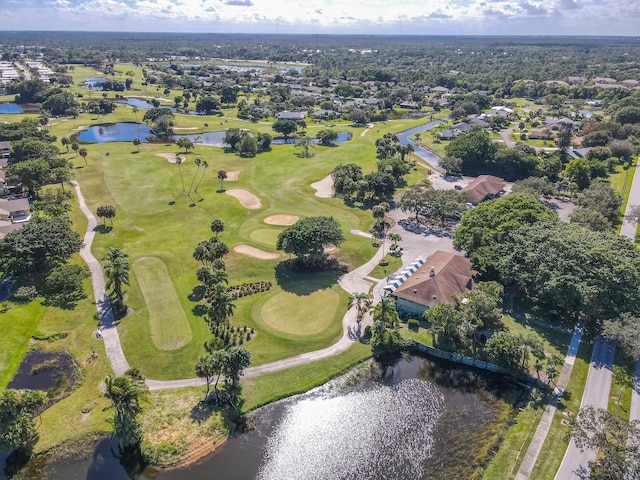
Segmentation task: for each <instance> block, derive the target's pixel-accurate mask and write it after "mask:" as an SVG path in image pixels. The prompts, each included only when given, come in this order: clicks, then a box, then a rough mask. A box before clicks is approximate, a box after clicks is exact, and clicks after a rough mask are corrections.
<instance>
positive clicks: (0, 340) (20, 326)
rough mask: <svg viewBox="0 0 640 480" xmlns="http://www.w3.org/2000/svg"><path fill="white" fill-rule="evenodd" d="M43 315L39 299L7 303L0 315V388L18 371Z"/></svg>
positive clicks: (44, 309) (43, 311) (43, 308)
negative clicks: (0, 331)
mask: <svg viewBox="0 0 640 480" xmlns="http://www.w3.org/2000/svg"><path fill="white" fill-rule="evenodd" d="M45 313H46V307H44V306H42V305H41V304H40V299H38V300H34V301H32V302H30V303H28V304H17V303H13V302H7V310H4V311H2V312H1V313H0V330H2V335H0V388H4V387H6V386H7V384H8V383H9V382H10V381H11V379H12V378H13V375H14V374H15V373H16V371H17V370H18V366H19V365H20V362H21V361H22V357H24V355H25V353H26V352H27V349H28V346H29V339H30V338H31V335H33V333H34V332H35V331H36V330H37V329H38V325H39V324H40V320H42V318H44V315H45Z"/></svg>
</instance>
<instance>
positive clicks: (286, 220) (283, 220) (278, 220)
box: [264, 214, 298, 227]
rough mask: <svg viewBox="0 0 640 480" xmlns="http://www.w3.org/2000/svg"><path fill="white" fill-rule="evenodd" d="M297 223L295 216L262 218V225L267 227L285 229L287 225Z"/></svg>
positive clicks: (282, 215) (285, 215)
mask: <svg viewBox="0 0 640 480" xmlns="http://www.w3.org/2000/svg"><path fill="white" fill-rule="evenodd" d="M297 221H298V216H297V215H287V214H281V215H269V216H268V217H264V223H266V224H269V225H279V226H282V227H287V226H289V225H293V224H294V223H296V222H297Z"/></svg>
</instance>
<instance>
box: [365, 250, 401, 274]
mask: <svg viewBox="0 0 640 480" xmlns="http://www.w3.org/2000/svg"><path fill="white" fill-rule="evenodd" d="M384 260H385V261H386V262H387V265H385V266H382V265H380V264H378V265H376V266H375V268H374V269H373V270H371V271H370V272H369V275H368V276H369V277H373V278H381V279H382V278H384V277H386V276H387V275H390V274H392V273H395V272H397V271H398V270H400V268H402V258H401V257H396V256H395V255H388V254H387V255H385V257H384Z"/></svg>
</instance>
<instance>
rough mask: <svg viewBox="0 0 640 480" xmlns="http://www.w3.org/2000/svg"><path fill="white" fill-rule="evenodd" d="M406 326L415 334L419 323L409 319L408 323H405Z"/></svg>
mask: <svg viewBox="0 0 640 480" xmlns="http://www.w3.org/2000/svg"><path fill="white" fill-rule="evenodd" d="M407 326H408V327H409V329H410V330H414V331H416V332H417V331H418V329H419V328H420V322H419V321H418V320H417V319H415V318H410V319H409V321H408V322H407Z"/></svg>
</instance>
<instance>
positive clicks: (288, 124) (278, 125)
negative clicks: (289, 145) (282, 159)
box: [271, 120, 298, 142]
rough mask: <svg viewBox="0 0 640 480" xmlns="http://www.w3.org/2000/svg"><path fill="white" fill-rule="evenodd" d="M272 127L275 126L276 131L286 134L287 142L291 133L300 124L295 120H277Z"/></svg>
mask: <svg viewBox="0 0 640 480" xmlns="http://www.w3.org/2000/svg"><path fill="white" fill-rule="evenodd" d="M271 128H273V131H274V132H277V133H280V134H282V135H284V139H285V142H286V141H287V138H289V135H290V134H292V133H294V132H295V131H296V130H297V129H298V125H296V122H294V121H293V120H276V122H275V123H274V124H273V126H272V127H271Z"/></svg>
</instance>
